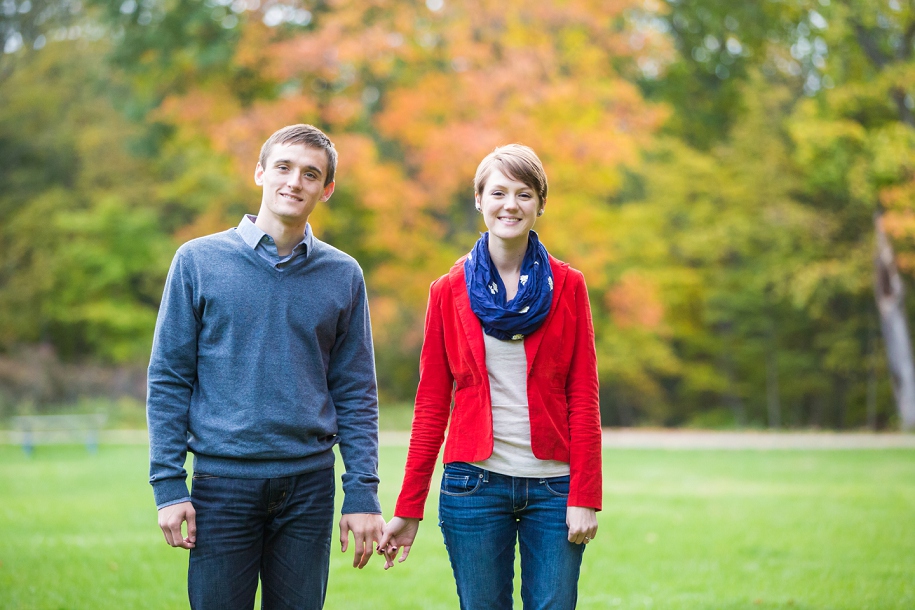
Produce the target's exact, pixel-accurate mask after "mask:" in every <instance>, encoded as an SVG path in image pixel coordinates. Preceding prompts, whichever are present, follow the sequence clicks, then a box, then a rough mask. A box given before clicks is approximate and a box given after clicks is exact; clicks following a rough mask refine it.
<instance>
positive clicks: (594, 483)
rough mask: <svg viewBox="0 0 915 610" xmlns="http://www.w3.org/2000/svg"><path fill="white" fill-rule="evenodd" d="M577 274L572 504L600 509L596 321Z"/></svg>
mask: <svg viewBox="0 0 915 610" xmlns="http://www.w3.org/2000/svg"><path fill="white" fill-rule="evenodd" d="M571 273H574V278H575V291H574V297H575V312H576V319H577V324H576V326H575V348H574V349H573V350H572V362H571V365H570V368H569V376H568V378H567V382H566V401H567V403H568V407H569V436H570V438H569V454H570V458H569V470H570V471H571V482H570V485H569V501H568V505H569V506H583V507H586V508H594V509H597V510H600V509H601V502H602V497H603V492H602V480H601V428H600V398H599V391H598V389H599V388H598V380H597V353H596V350H595V346H594V323H593V322H592V320H591V304H590V302H589V300H588V288H587V286H586V285H585V280H584V276H583V275H582V274H581V272H579V271H571Z"/></svg>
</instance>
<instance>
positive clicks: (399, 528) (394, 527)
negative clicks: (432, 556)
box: [378, 517, 419, 570]
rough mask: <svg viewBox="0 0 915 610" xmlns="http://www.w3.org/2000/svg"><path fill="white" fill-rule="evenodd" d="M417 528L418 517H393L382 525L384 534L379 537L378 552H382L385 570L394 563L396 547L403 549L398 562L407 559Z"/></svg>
mask: <svg viewBox="0 0 915 610" xmlns="http://www.w3.org/2000/svg"><path fill="white" fill-rule="evenodd" d="M418 530H419V519H408V518H404V517H394V518H393V519H391V521H390V522H389V523H388V524H387V525H385V526H384V535H383V536H382V537H381V542H379V543H378V552H379V553H383V554H384V569H385V570H387V569H388V568H390V567H391V566H393V565H394V558H395V557H397V549H403V554H402V555H401V557H400V559H399V560H398V563H403V562H405V561H406V560H407V555H409V554H410V547H412V546H413V540H415V539H416V532H417V531H418Z"/></svg>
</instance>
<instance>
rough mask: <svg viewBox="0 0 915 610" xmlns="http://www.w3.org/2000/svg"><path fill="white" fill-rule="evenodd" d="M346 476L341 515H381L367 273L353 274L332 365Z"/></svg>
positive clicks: (331, 382)
mask: <svg viewBox="0 0 915 610" xmlns="http://www.w3.org/2000/svg"><path fill="white" fill-rule="evenodd" d="M327 387H328V389H329V391H330V395H331V397H332V399H333V401H334V408H335V410H336V414H337V428H338V434H337V438H338V439H339V445H340V457H342V458H343V466H344V468H345V469H346V472H345V473H344V474H343V493H344V499H343V508H342V509H341V513H342V514H344V515H346V514H350V513H374V514H380V513H381V504H380V503H379V502H378V390H377V384H376V381H375V357H374V352H373V349H372V327H371V321H370V319H369V307H368V298H367V296H366V290H365V281H364V279H363V276H362V272H361V271H359V272H358V273H356V274H355V275H354V280H353V298H352V303H351V306H350V310H349V312H348V316H345V317H343V318H341V320H340V323H339V327H338V334H337V340H336V343H335V344H334V347H333V349H332V350H331V354H330V361H329V363H328V367H327Z"/></svg>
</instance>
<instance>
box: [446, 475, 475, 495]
mask: <svg viewBox="0 0 915 610" xmlns="http://www.w3.org/2000/svg"><path fill="white" fill-rule="evenodd" d="M482 480H483V475H471V474H448V473H447V472H446V473H445V474H444V476H442V490H441V491H442V493H443V494H444V495H446V496H469V495H470V494H472V493H474V492H476V491H477V489H479V488H480V483H481V482H482Z"/></svg>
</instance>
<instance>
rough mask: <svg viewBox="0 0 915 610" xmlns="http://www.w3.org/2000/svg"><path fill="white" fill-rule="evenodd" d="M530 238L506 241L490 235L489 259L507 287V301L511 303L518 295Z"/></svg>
mask: <svg viewBox="0 0 915 610" xmlns="http://www.w3.org/2000/svg"><path fill="white" fill-rule="evenodd" d="M527 242H528V236H527V235H525V236H524V237H523V239H522V238H519V239H516V240H511V241H508V240H504V239H501V238H498V237H493V235H492V233H490V234H489V258H490V259H492V263H493V265H495V267H496V271H498V272H499V277H501V278H502V284H503V285H504V286H505V300H506V301H511V300H512V299H513V298H515V295H516V294H518V281H519V279H520V278H521V263H522V261H524V255H525V254H526V253H527Z"/></svg>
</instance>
